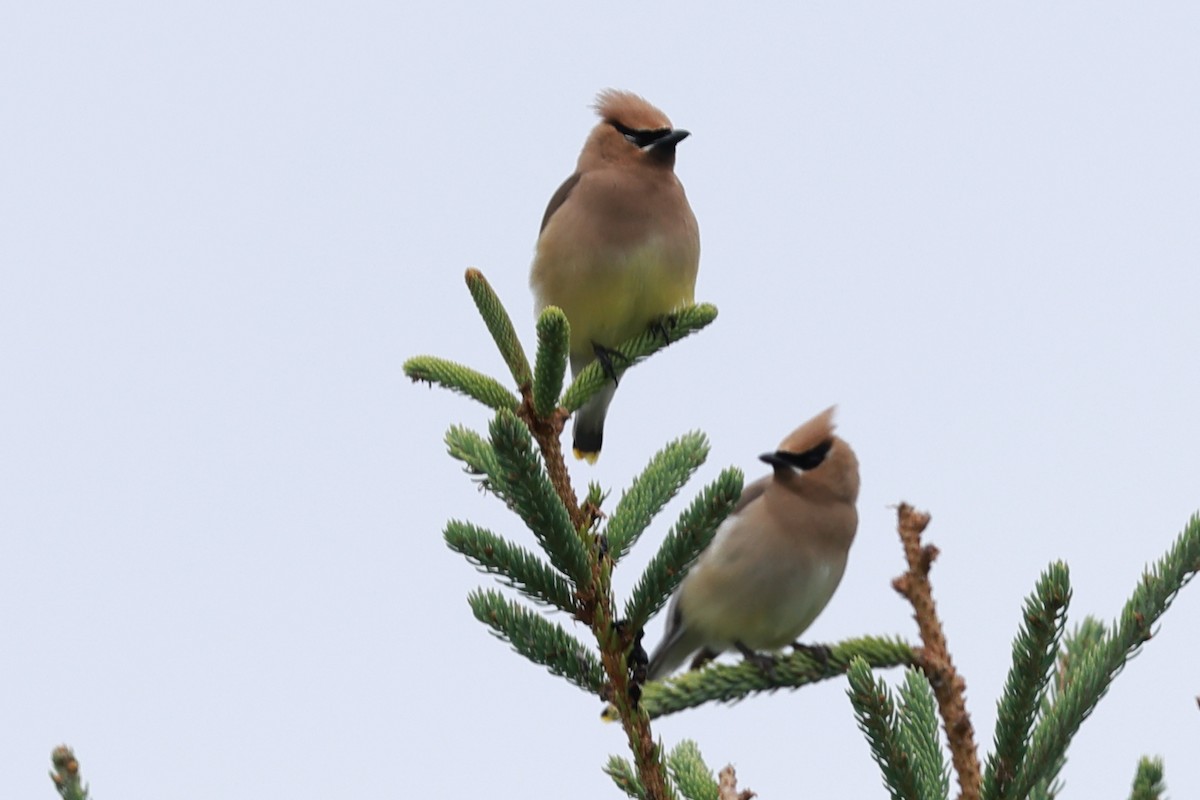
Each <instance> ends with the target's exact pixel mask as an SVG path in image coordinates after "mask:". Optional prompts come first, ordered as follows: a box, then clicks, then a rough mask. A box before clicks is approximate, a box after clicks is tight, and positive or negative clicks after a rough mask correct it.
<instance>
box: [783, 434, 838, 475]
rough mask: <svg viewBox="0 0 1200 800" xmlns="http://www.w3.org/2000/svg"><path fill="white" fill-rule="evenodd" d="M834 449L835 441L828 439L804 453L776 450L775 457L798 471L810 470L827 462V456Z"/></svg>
mask: <svg viewBox="0 0 1200 800" xmlns="http://www.w3.org/2000/svg"><path fill="white" fill-rule="evenodd" d="M832 447H833V439H826V440H825V441H823V442H821V443H820V444H819V445H817V446H816V447H813V448H810V449H808V450H805V451H804V452H802V453H789V452H788V451H786V450H776V451H775V457H776V458H778V459H779V460H780V461H783V462H786V463H788V464H791V465H792V466H793V467H795V468H796V469H802V470H809V469H815V468H817V467H819V466H821V463H822V462H823V461H824V460H825V456H827V455H829V450H830V449H831V448H832Z"/></svg>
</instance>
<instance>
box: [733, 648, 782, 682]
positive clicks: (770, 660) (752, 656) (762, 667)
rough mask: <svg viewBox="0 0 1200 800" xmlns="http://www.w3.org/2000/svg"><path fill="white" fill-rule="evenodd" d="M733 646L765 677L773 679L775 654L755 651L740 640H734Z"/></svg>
mask: <svg viewBox="0 0 1200 800" xmlns="http://www.w3.org/2000/svg"><path fill="white" fill-rule="evenodd" d="M733 646H734V647H736V648H737V649H738V652H739V653H741V654H742V656H743V657H744V658H745V659H746V661H747V662H749V663H751V664H753V665H754V666H756V667H758V669H759V671H760V672H762V674H763V675H765V676H766V677H767V678H770V679H772V680H774V678H775V656H773V655H771V654H770V653H756V652H755V651H753V650H751V649H750V648H749V647H747V646H746V645H744V644H742V643H741V642H734V643H733Z"/></svg>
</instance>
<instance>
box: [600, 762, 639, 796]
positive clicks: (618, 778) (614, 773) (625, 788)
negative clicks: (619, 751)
mask: <svg viewBox="0 0 1200 800" xmlns="http://www.w3.org/2000/svg"><path fill="white" fill-rule="evenodd" d="M604 772H605V774H606V775H608V777H610V778H612V779H613V783H615V784H616V785H617V788H618V789H620V790H621V791H622V792H624V793H625V794H627V795H629V796H630V797H632V798H634V800H646V787H645V786H642V782H641V781H640V780H638V776H637V772H635V771H634V769H633V765H631V764H630V763H629V762H628V761H626V760H625V759H623V758H621V757H620V756H609V757H608V763H607V764H605V765H604Z"/></svg>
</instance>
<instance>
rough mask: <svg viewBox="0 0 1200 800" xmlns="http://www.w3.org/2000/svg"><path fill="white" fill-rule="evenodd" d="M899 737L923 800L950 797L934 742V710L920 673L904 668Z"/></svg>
mask: <svg viewBox="0 0 1200 800" xmlns="http://www.w3.org/2000/svg"><path fill="white" fill-rule="evenodd" d="M900 734H901V737H902V738H903V739H904V741H906V742H908V743H909V744H908V746H909V747H910V748H911V749H910V751H909V752H910V755H911V758H912V763H913V772H914V774H915V775H916V778H917V785H918V787H919V788H920V793H921V794H920V796H921V797H922V798H923V800H933V799H934V798H936V799H937V800H946V798H948V797H949V796H950V765H949V764H947V763H946V758H945V756H944V755H943V754H942V747H941V744H940V742H939V741H938V719H937V707H936V705H935V701H934V697H933V690H932V689H931V688H930V686H929V681H928V680H926V678H925V675H924V673H922V672H920V671H918V670H915V669H907V670H905V671H904V683H902V684H901V685H900Z"/></svg>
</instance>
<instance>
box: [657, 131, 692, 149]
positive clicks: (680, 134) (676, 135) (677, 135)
mask: <svg viewBox="0 0 1200 800" xmlns="http://www.w3.org/2000/svg"><path fill="white" fill-rule="evenodd" d="M691 135H692V132H691V131H685V130H683V129H682V128H676V129H675V130H673V131H671V132H670V133H668V134H667V135H666V136H664V137H662V138H661V139H658V140H657V141H655V142H654V144H652V145H650V149H651V150H660V149H661V150H674V149H675V145H677V144H679V143H680V142H682V141H683V140H684V139H686V138H687V137H689V136H691Z"/></svg>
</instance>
